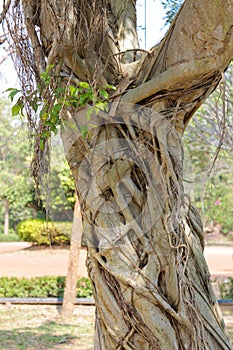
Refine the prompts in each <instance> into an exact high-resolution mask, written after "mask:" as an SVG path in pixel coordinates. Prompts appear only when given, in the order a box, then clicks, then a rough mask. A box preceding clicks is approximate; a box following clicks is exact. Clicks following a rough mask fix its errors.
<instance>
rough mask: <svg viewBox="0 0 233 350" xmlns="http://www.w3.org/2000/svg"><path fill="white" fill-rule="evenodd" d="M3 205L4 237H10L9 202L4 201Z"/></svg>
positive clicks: (5, 199)
mask: <svg viewBox="0 0 233 350" xmlns="http://www.w3.org/2000/svg"><path fill="white" fill-rule="evenodd" d="M3 205H4V211H5V214H4V235H8V233H9V210H10V208H9V201H8V199H7V198H4V199H3Z"/></svg>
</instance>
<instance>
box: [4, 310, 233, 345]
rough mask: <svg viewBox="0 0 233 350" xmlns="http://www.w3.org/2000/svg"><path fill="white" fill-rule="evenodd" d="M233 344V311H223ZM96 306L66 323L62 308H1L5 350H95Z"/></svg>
mask: <svg viewBox="0 0 233 350" xmlns="http://www.w3.org/2000/svg"><path fill="white" fill-rule="evenodd" d="M222 312H223V316H224V319H225V321H226V325H227V328H228V331H229V334H230V337H231V341H233V309H232V308H231V307H225V308H223V309H222ZM93 326H94V307H93V306H76V307H75V311H74V315H73V317H72V318H71V319H70V320H69V322H66V323H64V322H63V321H62V319H61V317H60V306H59V307H56V306H38V305H37V306H32V305H0V349H1V350H49V349H51V350H93Z"/></svg>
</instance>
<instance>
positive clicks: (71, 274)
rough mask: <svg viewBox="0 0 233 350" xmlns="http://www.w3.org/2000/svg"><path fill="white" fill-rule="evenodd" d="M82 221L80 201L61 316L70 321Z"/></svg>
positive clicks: (74, 218)
mask: <svg viewBox="0 0 233 350" xmlns="http://www.w3.org/2000/svg"><path fill="white" fill-rule="evenodd" d="M81 231H82V219H81V213H80V205H79V202H78V200H76V202H75V207H74V217H73V226H72V238H71V242H70V255H69V262H68V269H67V274H66V286H65V292H64V299H63V303H62V309H61V316H62V317H63V318H64V319H66V320H68V319H69V318H70V317H72V315H73V311H74V305H75V299H76V286H77V281H78V264H79V257H80V249H81V239H82V234H81Z"/></svg>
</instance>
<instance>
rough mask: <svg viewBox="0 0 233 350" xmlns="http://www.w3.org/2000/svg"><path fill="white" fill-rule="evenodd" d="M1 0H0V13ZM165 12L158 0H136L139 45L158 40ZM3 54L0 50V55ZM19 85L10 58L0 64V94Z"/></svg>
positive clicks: (142, 45) (149, 44)
mask: <svg viewBox="0 0 233 350" xmlns="http://www.w3.org/2000/svg"><path fill="white" fill-rule="evenodd" d="M2 4H3V1H2V0H0V13H1V12H2ZM164 16H165V12H164V9H163V6H162V5H161V1H160V0H137V27H138V35H139V42H140V47H141V48H143V49H150V48H151V47H152V46H154V45H155V44H156V43H157V42H159V41H160V40H161V39H162V37H163V36H164V34H165V28H164V20H163V17H164ZM3 54H4V52H2V49H1V50H0V60H1V56H2V55H3ZM18 86H19V82H18V79H17V75H16V72H15V69H14V65H13V63H12V61H11V59H7V60H6V61H5V62H4V63H3V64H1V65H0V94H2V93H3V91H5V90H6V89H8V88H15V87H18Z"/></svg>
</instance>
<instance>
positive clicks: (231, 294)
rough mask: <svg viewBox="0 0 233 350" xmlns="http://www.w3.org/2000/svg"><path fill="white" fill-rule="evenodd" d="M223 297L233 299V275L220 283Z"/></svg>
mask: <svg viewBox="0 0 233 350" xmlns="http://www.w3.org/2000/svg"><path fill="white" fill-rule="evenodd" d="M219 289H220V294H221V298H222V299H233V277H229V278H228V279H227V280H226V281H225V282H223V283H220V284H219Z"/></svg>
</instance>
